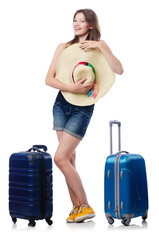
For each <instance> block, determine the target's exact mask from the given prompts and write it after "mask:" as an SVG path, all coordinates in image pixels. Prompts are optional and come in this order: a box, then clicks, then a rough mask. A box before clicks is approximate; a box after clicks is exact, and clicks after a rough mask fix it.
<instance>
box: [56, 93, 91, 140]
mask: <svg viewBox="0 0 159 240" xmlns="http://www.w3.org/2000/svg"><path fill="white" fill-rule="evenodd" d="M93 111H94V104H93V105H90V106H84V107H80V106H75V105H73V104H70V103H69V102H67V101H66V100H65V98H64V97H63V95H62V94H61V92H59V93H58V95H57V98H56V100H55V103H54V106H53V119H54V127H53V129H54V130H59V131H64V132H66V133H68V134H70V135H72V136H74V137H77V138H79V139H82V138H83V137H84V135H85V133H86V130H87V127H88V125H89V122H90V119H91V117H92V114H93Z"/></svg>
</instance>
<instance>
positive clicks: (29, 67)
mask: <svg viewBox="0 0 159 240" xmlns="http://www.w3.org/2000/svg"><path fill="white" fill-rule="evenodd" d="M80 8H92V9H93V10H94V11H95V12H96V13H97V16H98V18H99V23H100V27H101V32H102V39H103V40H105V41H106V42H107V44H108V45H109V47H110V48H111V50H112V52H113V53H114V55H115V56H117V57H118V58H119V59H120V61H121V62H122V64H123V67H124V74H123V75H121V76H116V82H115V84H114V85H113V87H112V88H111V90H110V91H109V93H108V94H107V95H106V96H105V97H104V98H102V99H101V100H100V101H99V102H98V103H97V104H96V107H95V112H94V115H93V118H92V120H91V123H90V126H89V128H88V131H87V134H86V136H85V138H84V139H83V141H82V142H81V143H80V145H79V147H78V148H77V169H78V171H79V173H80V175H81V178H82V181H83V184H84V187H85V190H86V193H87V197H88V200H89V202H90V205H92V207H93V208H94V210H95V212H96V218H94V219H93V220H92V221H90V222H87V223H85V224H72V225H69V224H66V223H65V219H66V217H67V216H68V213H69V211H70V210H71V207H72V206H71V203H70V200H69V196H68V192H67V189H66V185H65V181H64V177H63V176H62V174H61V172H60V171H59V170H58V169H57V167H56V166H54V216H53V220H54V224H53V226H52V227H48V226H47V224H46V223H45V222H44V221H40V222H37V225H36V227H35V228H34V229H31V230H30V228H28V227H27V221H23V220H19V221H18V222H17V224H16V225H15V226H13V224H12V221H11V219H10V217H9V214H8V161H9V156H10V155H11V154H12V153H13V152H18V151H23V150H27V149H28V148H30V147H31V146H32V145H33V144H45V145H47V146H48V151H49V153H51V155H52V156H54V153H55V150H56V147H57V144H58V143H57V139H56V134H55V132H54V131H53V130H52V105H53V102H54V100H55V97H56V95H57V90H55V89H52V88H49V87H48V86H46V85H45V76H46V73H47V70H48V67H49V65H50V63H51V60H52V57H53V54H54V51H55V49H56V47H57V45H58V44H59V43H61V42H66V41H68V40H70V39H72V38H73V29H72V17H73V15H74V12H75V11H76V10H77V9H80ZM158 22H159V16H158V1H157V0H151V1H150V0H133V1H127V0H98V1H92V0H87V1H85V0H81V1H64V0H58V1H56V2H55V1H53V0H52V1H51V0H43V1H42V0H14V1H11V0H1V1H0V26H1V28H0V29H1V30H0V32H1V37H0V85H1V87H0V104H1V108H0V110H1V111H0V113H1V118H0V121H1V124H0V136H1V174H0V189H1V197H0V201H1V204H0V208H1V209H0V212H1V219H0V221H1V222H0V228H1V229H2V230H3V231H4V233H5V235H6V236H10V235H12V238H13V239H20V238H22V237H24V238H27V239H28V238H29V237H31V236H35V237H36V236H37V237H40V238H44V237H53V238H54V237H57V236H59V237H61V236H62V235H63V234H64V236H65V239H69V238H71V239H73V238H74V237H76V238H77V239H81V237H82V238H84V239H85V238H87V237H91V238H94V239H96V238H97V237H98V236H99V234H100V233H102V236H101V235H100V236H101V237H100V238H101V239H105V238H106V237H111V238H112V237H113V238H115V237H116V236H118V235H121V236H122V237H125V236H126V237H130V238H134V237H136V236H139V235H141V236H144V237H145V238H147V237H150V236H151V235H152V233H154V231H155V230H157V227H158V224H157V220H158V219H157V216H158V214H159V210H158V201H159V197H158V196H159V195H157V191H158V186H157V185H158V184H157V183H158V167H159V164H158V162H159V159H158V130H159V127H158V121H159V115H158V102H159V97H158V89H159V88H158V86H159V85H158V80H159V79H158V56H159V48H158V42H159V35H157V32H158ZM112 119H118V120H120V121H121V122H122V149H124V150H128V151H129V152H131V153H140V154H141V155H143V156H144V158H145V161H146V166H147V177H148V187H149V202H150V206H149V207H150V209H149V217H148V220H147V224H146V225H142V223H141V219H140V218H138V219H133V220H132V222H131V226H130V227H129V228H125V227H123V226H121V224H120V221H115V224H114V227H112V228H110V226H108V223H107V221H106V219H105V215H104V164H105V159H106V156H108V155H109V125H108V123H109V120H112ZM114 130H115V128H114ZM116 130H117V129H116ZM114 135H115V137H116V134H114ZM115 145H116V144H115ZM116 150H117V149H116ZM114 151H115V149H114ZM155 187H156V189H155ZM141 229H142V230H143V229H144V231H140V230H141ZM29 230H30V231H29ZM117 230H122V231H117ZM124 230H126V231H124ZM130 230H133V231H131V232H129V231H130ZM83 234H84V237H83Z"/></svg>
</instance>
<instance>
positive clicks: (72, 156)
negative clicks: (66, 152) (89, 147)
mask: <svg viewBox="0 0 159 240" xmlns="http://www.w3.org/2000/svg"><path fill="white" fill-rule="evenodd" d="M75 159H76V152H75V151H74V152H73V153H72V155H71V157H70V163H71V164H72V165H73V166H74V167H75Z"/></svg>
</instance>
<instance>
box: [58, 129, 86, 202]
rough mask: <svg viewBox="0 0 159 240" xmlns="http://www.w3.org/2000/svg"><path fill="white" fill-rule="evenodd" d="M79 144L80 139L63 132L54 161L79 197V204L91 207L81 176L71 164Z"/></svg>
mask: <svg viewBox="0 0 159 240" xmlns="http://www.w3.org/2000/svg"><path fill="white" fill-rule="evenodd" d="M79 143H80V139H78V138H76V137H74V136H71V135H69V134H67V133H65V132H63V134H62V135H61V137H60V141H59V146H58V148H57V151H56V153H55V157H54V161H55V164H56V165H57V166H58V167H59V169H60V170H61V171H62V173H63V174H64V176H65V178H66V182H67V183H68V184H69V186H70V188H71V189H72V191H73V193H74V195H75V196H76V197H77V199H78V201H79V204H80V205H82V204H86V205H87V206H89V204H88V201H87V197H86V194H85V191H84V188H83V185H82V182H81V179H80V176H79V174H78V173H77V171H76V169H75V167H74V166H73V165H72V164H71V162H70V158H71V155H72V154H73V152H74V151H75V149H76V147H77V146H78V144H79Z"/></svg>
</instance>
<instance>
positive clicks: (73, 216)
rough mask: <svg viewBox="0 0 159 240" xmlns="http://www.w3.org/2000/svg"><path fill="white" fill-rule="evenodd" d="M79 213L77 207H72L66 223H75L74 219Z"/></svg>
mask: <svg viewBox="0 0 159 240" xmlns="http://www.w3.org/2000/svg"><path fill="white" fill-rule="evenodd" d="M78 211H79V207H77V206H74V207H73V209H72V211H71V212H70V215H69V217H68V218H67V219H66V221H67V222H68V223H74V222H75V217H76V216H77V214H78Z"/></svg>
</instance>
